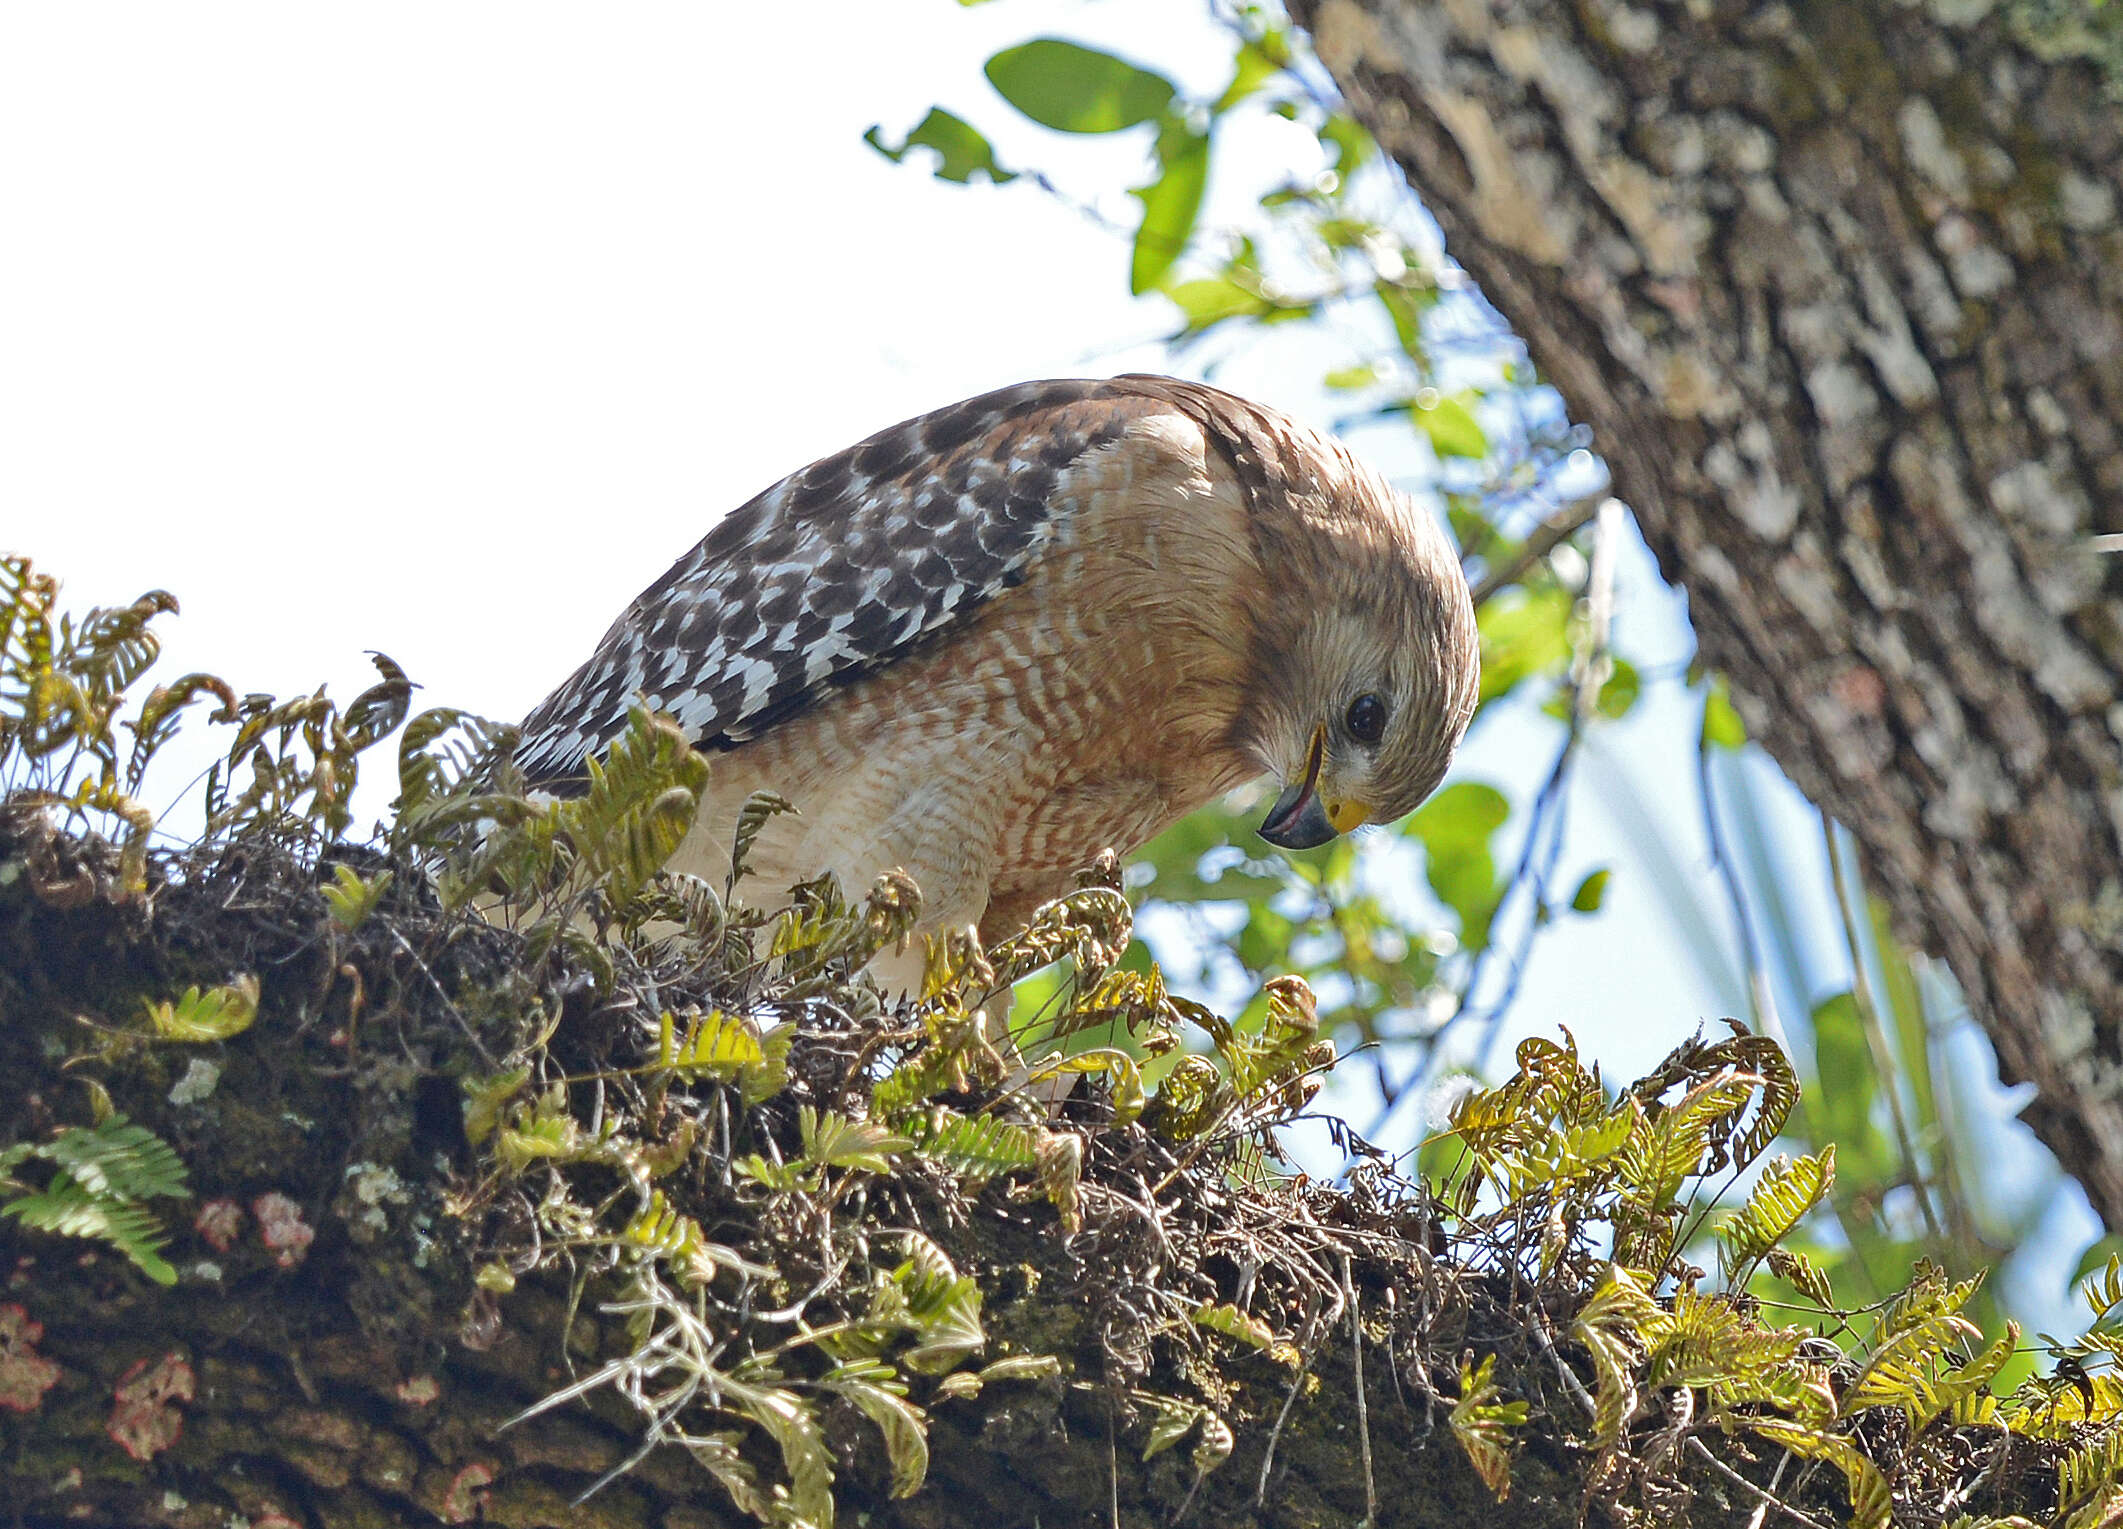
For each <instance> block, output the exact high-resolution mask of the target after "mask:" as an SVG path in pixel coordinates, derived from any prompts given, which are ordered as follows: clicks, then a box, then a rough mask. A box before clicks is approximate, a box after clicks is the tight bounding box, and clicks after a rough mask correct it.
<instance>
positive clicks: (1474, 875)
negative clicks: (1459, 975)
mask: <svg viewBox="0 0 2123 1529" xmlns="http://www.w3.org/2000/svg"><path fill="white" fill-rule="evenodd" d="M1510 815H1511V803H1510V802H1509V801H1507V800H1506V799H1505V797H1504V794H1503V793H1502V792H1501V791H1498V790H1497V789H1496V788H1495V787H1494V786H1485V785H1482V784H1481V783H1480V782H1478V781H1460V782H1458V783H1457V784H1455V785H1450V786H1447V787H1446V788H1445V789H1444V790H1442V791H1440V792H1439V793H1438V794H1437V795H1436V796H1433V797H1432V798H1431V799H1430V800H1429V801H1428V802H1427V803H1425V804H1424V805H1423V806H1422V807H1421V808H1420V809H1419V810H1418V811H1417V812H1416V813H1415V815H1414V816H1413V817H1411V818H1409V820H1408V831H1409V832H1410V833H1412V834H1414V835H1415V837H1416V838H1418V839H1420V840H1421V841H1422V843H1423V848H1424V849H1425V850H1426V851H1427V852H1428V854H1427V865H1426V867H1425V869H1426V871H1427V873H1428V876H1429V879H1430V887H1431V890H1432V891H1434V892H1436V893H1437V895H1438V897H1439V898H1440V900H1442V901H1443V902H1444V903H1445V905H1446V906H1447V907H1449V908H1451V909H1452V910H1453V912H1455V913H1457V914H1458V915H1459V916H1460V943H1461V944H1462V945H1464V946H1465V947H1466V948H1468V949H1470V950H1478V949H1480V948H1481V947H1482V946H1484V945H1486V944H1488V943H1489V921H1490V919H1492V918H1493V917H1495V915H1496V908H1497V903H1498V902H1499V901H1500V900H1501V899H1502V897H1503V890H1504V889H1503V884H1502V883H1501V882H1500V881H1499V880H1498V878H1497V873H1496V860H1495V857H1494V856H1493V855H1492V854H1491V852H1490V847H1489V846H1490V840H1491V838H1492V837H1493V836H1494V835H1495V833H1496V831H1497V830H1498V829H1499V828H1501V827H1503V825H1504V820H1505V819H1506V818H1508V817H1509V816H1510Z"/></svg>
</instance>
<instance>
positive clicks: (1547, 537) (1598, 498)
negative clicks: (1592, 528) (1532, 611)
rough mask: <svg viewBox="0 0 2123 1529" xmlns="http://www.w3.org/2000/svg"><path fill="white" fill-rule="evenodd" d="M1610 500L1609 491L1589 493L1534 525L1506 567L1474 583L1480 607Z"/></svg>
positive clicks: (1524, 574) (1513, 582)
mask: <svg viewBox="0 0 2123 1529" xmlns="http://www.w3.org/2000/svg"><path fill="white" fill-rule="evenodd" d="M1608 502H1609V501H1608V498H1607V494H1606V491H1605V490H1602V491H1601V492H1599V493H1597V494H1587V495H1586V496H1585V497H1584V498H1582V499H1573V500H1571V501H1570V503H1568V504H1566V505H1564V506H1563V507H1562V508H1561V509H1559V510H1557V511H1556V512H1555V513H1554V514H1553V515H1551V516H1549V517H1548V518H1547V519H1546V520H1544V521H1542V522H1541V523H1540V524H1539V525H1538V526H1536V527H1534V529H1533V532H1532V534H1531V535H1529V536H1528V537H1527V538H1526V539H1525V541H1523V542H1521V543H1520V544H1519V550H1518V555H1517V556H1515V557H1513V558H1512V560H1511V561H1510V562H1508V563H1506V564H1505V565H1504V566H1503V567H1501V568H1492V569H1491V570H1490V571H1489V572H1487V573H1485V574H1483V575H1482V578H1481V582H1480V583H1478V584H1476V585H1475V586H1474V603H1475V604H1476V605H1477V606H1479V605H1481V604H1483V603H1484V602H1485V601H1487V600H1488V599H1489V598H1490V597H1492V596H1493V595H1495V594H1496V593H1497V591H1499V590H1501V589H1504V588H1505V587H1507V586H1508V585H1512V584H1516V583H1517V582H1518V581H1519V580H1520V579H1522V578H1524V577H1525V576H1526V572H1527V570H1528V569H1530V568H1532V567H1533V565H1534V564H1535V563H1538V562H1539V561H1540V560H1541V559H1542V558H1544V557H1546V556H1547V555H1548V554H1549V553H1551V552H1553V551H1554V550H1555V549H1556V548H1557V547H1558V546H1559V545H1561V543H1562V542H1563V541H1564V539H1565V538H1567V537H1568V536H1569V535H1570V534H1571V533H1572V532H1574V531H1576V530H1577V529H1578V527H1580V526H1582V525H1584V524H1585V522H1587V521H1588V520H1590V519H1592V517H1593V516H1594V515H1596V514H1598V513H1599V511H1600V507H1601V505H1603V504H1605V503H1608Z"/></svg>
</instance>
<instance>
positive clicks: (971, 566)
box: [517, 382, 1170, 792]
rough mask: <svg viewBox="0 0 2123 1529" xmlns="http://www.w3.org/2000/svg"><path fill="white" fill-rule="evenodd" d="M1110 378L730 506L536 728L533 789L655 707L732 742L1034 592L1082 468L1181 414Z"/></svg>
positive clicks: (1015, 394)
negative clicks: (1072, 479)
mask: <svg viewBox="0 0 2123 1529" xmlns="http://www.w3.org/2000/svg"><path fill="white" fill-rule="evenodd" d="M1169 407H1170V405H1169V404H1168V403H1166V402H1165V401H1163V400H1160V399H1156V398H1153V397H1148V396H1144V395H1142V394H1140V393H1135V392H1131V391H1129V390H1128V389H1126V388H1125V387H1123V386H1121V385H1118V384H1114V383H1101V382H1041V383H1027V384H1023V385H1021V386H1018V387H1013V388H1006V389H1004V390H1002V391H1001V392H997V393H990V394H987V395H986V396H984V397H980V398H975V399H970V400H968V401H967V402H965V403H961V404H956V405H953V406H952V407H950V408H947V409H940V410H938V411H936V412H935V413H932V414H926V415H923V416H921V417H920V418H918V419H913V420H909V421H907V422H906V423H904V424H901V425H896V426H894V427H893V428H892V429H890V430H886V431H883V432H881V433H879V434H877V435H874V436H872V437H870V439H868V440H866V441H863V442H861V443H860V444H858V445H856V446H853V447H850V448H849V449H848V450H846V451H843V452H839V453H837V454H836V455H833V456H830V457H827V458H825V459H824V460H822V461H819V462H816V463H814V464H812V465H811V466H810V467H807V468H805V469H804V470H803V471H801V472H798V473H795V474H793V475H792V476H790V477H788V478H785V479H783V480H782V481H781V482H780V483H777V484H775V485H774V486H773V487H772V488H770V489H768V490H767V491H766V492H765V493H763V494H761V495H760V496H759V497H758V498H756V499H754V500H752V501H751V502H750V503H749V504H746V505H744V506H742V507H741V508H739V509H737V510H734V511H732V512H731V513H730V514H729V515H728V516H726V517H724V519H723V520H721V521H720V522H719V523H717V525H716V526H715V528H714V529H713V530H711V531H709V532H708V534H707V535H706V536H705V537H704V538H702V539H701V541H700V543H699V545H697V546H696V547H694V548H693V550H692V551H691V552H689V553H687V554H686V555H685V556H684V557H683V558H681V559H679V561H678V562H677V563H676V564H675V565H674V566H673V567H672V568H671V569H670V571H669V572H667V573H666V574H665V575H664V576H663V577H662V578H660V579H658V580H657V581H656V582H655V583H654V584H653V585H651V586H650V587H649V588H648V589H647V590H645V591H643V592H642V594H641V595H640V596H639V597H638V598H637V599H636V600H635V601H634V603H633V604H632V605H631V606H630V607H628V609H627V611H626V614H624V615H623V616H621V617H620V618H619V620H618V621H616V622H615V623H613V625H612V628H611V630H610V631H608V632H607V633H606V634H605V636H604V640H603V641H602V642H601V643H599V644H598V647H597V651H596V652H595V653H594V654H592V655H591V657H590V660H589V661H588V662H587V663H585V664H584V665H583V666H582V667H581V668H580V669H578V670H577V671H576V672H575V674H574V675H573V676H572V677H571V678H570V679H569V680H568V681H567V682H566V683H565V684H563V685H562V686H561V687H560V688H559V689H558V690H556V691H554V692H553V694H552V695H550V696H548V697H547V698H546V699H545V700H544V701H543V702H541V703H540V704H539V706H538V707H537V709H536V710H534V711H533V712H532V713H531V714H530V716H529V717H528V718H526V719H525V722H524V729H523V741H522V743H521V745H520V746H519V748H518V751H517V760H518V762H519V763H520V764H521V765H522V767H523V770H524V773H525V775H526V777H527V778H528V779H529V781H530V782H531V784H533V785H536V786H543V787H546V788H548V789H554V790H560V791H563V792H564V791H566V790H567V789H568V788H569V787H570V786H571V785H573V784H576V783H579V782H580V781H581V780H582V779H583V778H584V774H585V768H584V762H585V761H586V760H587V759H589V758H591V757H593V756H595V755H598V754H600V753H602V752H603V750H604V749H605V748H606V747H607V746H608V745H609V744H610V743H611V742H612V740H613V739H614V738H616V737H618V735H619V734H620V733H621V732H622V731H624V729H625V727H626V719H627V709H628V707H629V705H630V704H632V702H633V701H634V700H635V699H636V698H637V697H646V698H647V700H648V702H649V704H650V705H651V706H653V707H655V708H656V709H657V710H660V711H664V712H668V713H670V714H671V715H673V716H675V717H676V718H677V719H678V722H679V724H680V725H681V726H682V727H683V728H684V729H685V731H686V733H687V735H688V736H689V737H690V738H691V739H692V740H693V741H694V743H695V744H696V745H697V746H699V747H701V748H730V747H734V746H736V745H738V744H740V743H743V742H745V741H746V740H747V739H750V738H753V737H755V736H757V735H758V734H759V733H760V732H762V731H764V730H765V729H767V728H769V727H771V726H773V725H774V724H775V723H776V722H778V721H780V720H782V719H783V718H786V717H789V716H791V715H793V714H795V713H796V712H798V711H800V710H801V709H802V708H803V707H805V706H806V705H808V704H809V703H810V702H811V701H813V700H814V699H815V698H816V697H817V696H818V695H819V694H820V692H821V691H822V690H823V689H825V688H826V687H828V686H830V685H833V684H836V683H844V682H846V681H848V680H851V679H854V678H857V677H859V676H861V675H863V674H866V673H869V672H870V671H872V670H875V669H877V668H878V667H880V666H882V665H884V664H888V663H890V662H892V661H893V660H894V659H895V658H897V657H900V656H902V655H903V654H905V653H906V652H908V651H909V650H911V649H912V648H913V647H915V646H916V645H917V644H920V643H922V642H923V641H925V640H927V639H930V638H932V637H934V636H935V635H936V634H937V633H939V632H941V631H943V630H944V629H946V628H948V627H949V626H951V625H953V624H954V623H956V622H959V621H962V620H964V619H965V618H966V617H967V616H968V615H969V614H970V613H971V612H972V611H974V610H975V609H977V608H978V607H979V606H980V605H981V604H982V603H983V602H985V601H988V600H990V599H993V598H994V597H995V596H996V595H997V594H999V593H1000V592H1001V591H1003V590H1005V589H1007V588H1009V587H1011V586H1012V585H1014V584H1016V583H1018V582H1020V581H1021V580H1022V579H1023V578H1024V577H1025V574H1026V571H1027V569H1029V568H1030V567H1031V565H1032V564H1033V562H1034V561H1035V560H1037V559H1038V558H1039V556H1040V555H1041V553H1042V552H1044V551H1045V550H1046V549H1047V548H1048V547H1049V546H1050V545H1051V544H1052V543H1054V542H1055V541H1056V539H1057V538H1064V539H1065V538H1066V537H1067V536H1068V534H1069V517H1070V514H1071V506H1070V505H1069V504H1067V503H1066V502H1062V501H1063V499H1064V498H1065V496H1059V495H1057V493H1056V489H1057V485H1058V482H1059V480H1060V479H1061V476H1062V474H1063V472H1064V470H1065V469H1066V468H1067V467H1068V465H1069V464H1070V463H1072V462H1074V461H1075V460H1077V459H1078V458H1079V457H1081V456H1082V455H1083V454H1084V453H1085V452H1086V451H1089V450H1091V449H1093V448H1095V447H1097V446H1099V445H1101V444H1103V443H1105V442H1107V441H1110V440H1112V439H1114V438H1115V437H1117V436H1118V435H1119V434H1120V432H1121V430H1122V429H1123V428H1124V426H1125V425H1126V424H1127V422H1128V420H1129V419H1130V418H1133V417H1135V416H1137V415H1140V414H1142V413H1144V412H1146V411H1150V410H1155V409H1159V408H1169Z"/></svg>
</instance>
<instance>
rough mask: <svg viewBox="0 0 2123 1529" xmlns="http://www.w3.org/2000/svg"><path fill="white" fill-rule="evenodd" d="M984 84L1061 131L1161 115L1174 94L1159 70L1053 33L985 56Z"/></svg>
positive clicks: (1118, 125)
mask: <svg viewBox="0 0 2123 1529" xmlns="http://www.w3.org/2000/svg"><path fill="white" fill-rule="evenodd" d="M985 73H986V74H987V76H988V83H989V84H991V85H993V86H994V87H995V88H996V90H997V91H998V92H1000V93H1001V95H1002V98H1003V99H1004V100H1005V101H1008V102H1009V103H1010V104H1011V105H1012V106H1014V107H1016V108H1017V109H1018V110H1019V111H1021V112H1023V113H1024V114H1025V115H1026V116H1028V117H1030V118H1031V119H1032V120H1033V121H1034V122H1037V123H1038V124H1039V125H1040V126H1041V127H1051V128H1053V129H1054V130H1055V131H1056V132H1061V133H1115V132H1119V131H1120V130H1122V129H1123V128H1130V127H1135V126H1138V125H1139V124H1141V123H1144V122H1148V121H1150V120H1151V119H1152V118H1154V117H1157V116H1159V115H1161V114H1162V113H1163V112H1164V110H1165V109H1166V108H1167V107H1168V106H1170V105H1171V104H1172V98H1173V96H1174V95H1175V94H1177V90H1176V88H1175V87H1174V85H1173V83H1172V82H1171V81H1170V80H1168V79H1166V78H1165V77H1164V76H1163V75H1161V74H1153V73H1151V72H1150V71H1149V70H1147V69H1139V68H1137V67H1136V66H1135V65H1133V64H1131V63H1129V62H1128V61H1127V60H1125V59H1121V58H1116V57H1114V56H1113V55H1112V54H1110V53H1102V52H1100V51H1098V50H1097V49H1095V48H1086V47H1083V46H1082V45H1080V44H1078V43H1073V42H1067V41H1065V40H1063V39H1062V38H1059V37H1038V38H1034V39H1033V40H1032V41H1031V42H1028V43H1020V44H1019V45H1018V46H1017V47H1014V48H1005V49H1003V51H1002V52H1000V53H998V54H996V55H995V56H994V57H993V58H991V59H989V60H988V62H987V66H986V69H985Z"/></svg>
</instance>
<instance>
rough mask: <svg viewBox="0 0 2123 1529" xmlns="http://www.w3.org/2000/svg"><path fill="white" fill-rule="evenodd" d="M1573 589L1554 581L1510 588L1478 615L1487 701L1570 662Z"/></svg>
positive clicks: (1486, 603) (1552, 672)
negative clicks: (1569, 591) (1529, 587)
mask: <svg viewBox="0 0 2123 1529" xmlns="http://www.w3.org/2000/svg"><path fill="white" fill-rule="evenodd" d="M1571 603H1572V602H1571V599H1570V595H1569V594H1568V593H1567V592H1566V591H1564V590H1562V589H1560V588H1558V587H1556V586H1555V585H1553V584H1547V585H1543V586H1541V587H1538V588H1534V589H1525V588H1521V589H1519V590H1516V591H1510V590H1507V591H1505V592H1504V593H1502V594H1500V595H1498V596H1497V597H1496V598H1494V599H1492V600H1489V601H1487V602H1485V603H1484V604H1483V606H1482V608H1481V610H1480V611H1478V612H1477V613H1476V615H1475V620H1476V622H1477V623H1478V624H1479V626H1480V627H1481V633H1482V688H1481V698H1482V700H1483V701H1484V702H1488V701H1493V700H1495V699H1497V697H1499V696H1503V695H1508V694H1509V693H1510V692H1511V690H1512V689H1513V688H1514V687H1516V686H1517V685H1518V684H1519V682H1520V681H1522V680H1525V679H1529V678H1531V677H1533V676H1535V675H1542V674H1561V673H1563V672H1564V671H1565V670H1566V669H1567V668H1568V667H1569V664H1570V607H1571Z"/></svg>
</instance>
